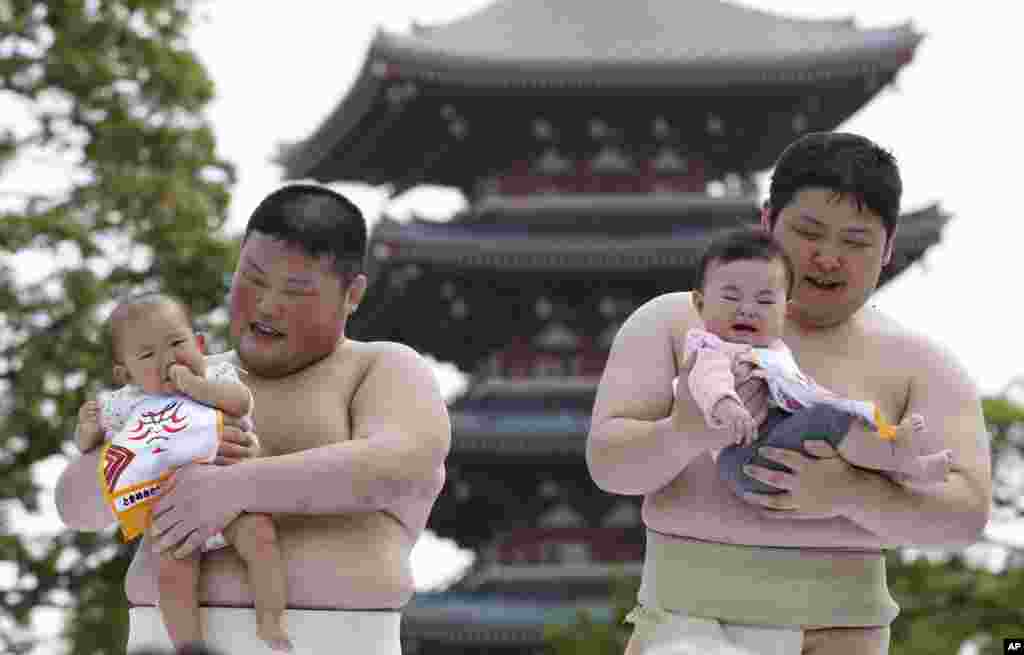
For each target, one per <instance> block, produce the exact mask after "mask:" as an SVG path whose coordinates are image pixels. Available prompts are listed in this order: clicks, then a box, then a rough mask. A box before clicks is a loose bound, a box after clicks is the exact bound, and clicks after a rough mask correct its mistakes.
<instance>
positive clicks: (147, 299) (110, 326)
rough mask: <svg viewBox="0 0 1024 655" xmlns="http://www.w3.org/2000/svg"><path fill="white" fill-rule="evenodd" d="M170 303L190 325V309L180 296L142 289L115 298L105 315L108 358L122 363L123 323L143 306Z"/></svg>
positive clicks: (143, 307) (142, 308)
mask: <svg viewBox="0 0 1024 655" xmlns="http://www.w3.org/2000/svg"><path fill="white" fill-rule="evenodd" d="M163 304H170V305H174V306H175V307H177V308H178V310H179V311H180V312H181V313H182V315H184V317H185V321H186V322H187V323H188V324H189V325H192V310H191V309H190V308H189V306H188V305H187V304H186V303H185V302H184V301H182V300H181V299H180V298H177V297H175V296H172V295H170V294H167V293H163V292H161V291H144V292H141V293H133V294H129V295H126V296H123V297H121V298H119V299H118V300H117V304H116V305H114V309H113V310H112V311H111V312H110V316H108V317H107V322H106V324H105V326H104V332H105V342H106V347H107V352H108V353H109V354H110V359H111V360H112V361H113V362H114V363H115V364H123V363H124V361H123V359H122V358H121V332H122V331H123V329H124V327H123V326H124V324H125V323H126V322H128V321H129V320H131V319H133V318H135V317H137V316H138V315H139V314H140V313H141V312H142V311H143V310H144V309H145V308H147V307H152V306H154V305H163Z"/></svg>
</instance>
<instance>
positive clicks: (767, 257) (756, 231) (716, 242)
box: [696, 227, 796, 298]
mask: <svg viewBox="0 0 1024 655" xmlns="http://www.w3.org/2000/svg"><path fill="white" fill-rule="evenodd" d="M748 259H760V260H763V261H767V262H773V261H780V262H782V266H783V268H785V269H786V280H787V287H786V298H789V297H790V295H792V293H793V283H794V282H795V281H796V273H795V272H794V271H793V262H792V261H791V260H790V259H789V256H788V255H786V252H785V251H784V250H783V249H782V246H780V245H779V242H778V241H776V240H775V238H774V237H773V236H772V235H771V233H770V232H767V231H766V230H764V229H763V228H761V227H744V228H740V229H733V230H728V231H724V232H719V233H717V234H714V235H712V239H711V243H710V244H708V247H707V249H706V250H705V251H704V255H703V256H702V257H701V258H700V263H699V264H698V266H697V286H696V288H697V289H699V290H700V291H701V292H702V293H703V292H704V285H705V284H706V283H707V272H708V268H709V267H710V266H711V264H715V263H718V264H731V263H732V262H736V261H743V260H748Z"/></svg>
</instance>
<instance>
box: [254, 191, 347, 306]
mask: <svg viewBox="0 0 1024 655" xmlns="http://www.w3.org/2000/svg"><path fill="white" fill-rule="evenodd" d="M252 232H260V233H261V234H266V235H267V236H270V237H273V238H275V239H280V240H281V241H283V242H285V243H287V244H290V245H294V246H298V247H299V248H301V249H302V251H303V252H305V253H306V254H307V255H309V256H311V257H320V256H321V255H327V256H329V258H330V260H331V265H332V269H333V270H334V272H335V273H337V274H338V276H339V277H341V279H342V282H343V283H344V284H345V286H348V285H349V284H351V283H352V280H353V278H355V276H356V275H357V274H359V273H363V272H364V271H365V269H366V232H367V231H366V220H365V219H364V218H363V214H362V212H361V211H359V208H358V207H356V205H355V204H354V203H353V202H352V201H351V200H349V199H348V198H346V197H345V196H343V195H341V194H340V193H338V192H337V191H334V190H332V189H328V188H327V187H324V186H319V185H316V184H290V185H288V186H285V187H282V188H280V189H278V190H277V191H274V192H272V193H271V194H270V195H268V196H267V197H266V198H264V199H263V201H262V202H260V204H259V205H258V206H257V207H256V209H254V210H253V212H252V216H250V217H249V223H248V224H247V225H246V227H245V236H244V237H243V239H242V243H243V244H244V243H245V240H246V239H248V238H249V235H250V234H251V233H252Z"/></svg>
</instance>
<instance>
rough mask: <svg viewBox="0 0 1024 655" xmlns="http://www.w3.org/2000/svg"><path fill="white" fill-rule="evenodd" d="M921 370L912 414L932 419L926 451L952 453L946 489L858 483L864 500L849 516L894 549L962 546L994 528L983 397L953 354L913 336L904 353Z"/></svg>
mask: <svg viewBox="0 0 1024 655" xmlns="http://www.w3.org/2000/svg"><path fill="white" fill-rule="evenodd" d="M904 352H906V353H908V355H910V357H909V358H908V362H907V365H909V366H911V367H912V370H913V371H914V373H913V375H912V378H911V385H910V397H909V401H908V404H907V408H906V411H905V414H906V415H910V414H911V413H917V414H921V415H922V416H924V417H925V421H926V422H927V425H928V429H927V430H926V431H925V434H924V437H923V438H924V439H925V440H926V448H924V449H922V450H921V452H936V451H939V450H943V449H945V448H948V449H950V450H951V451H952V452H953V470H952V471H951V473H950V474H949V477H948V479H947V480H946V482H944V483H939V484H934V485H914V484H913V483H909V482H908V483H902V484H898V483H896V482H893V481H892V480H891V479H889V478H888V477H887V476H881V475H875V474H872V473H867V472H864V473H862V474H861V475H860V476H858V477H859V480H860V483H861V490H860V494H861V496H862V499H863V502H860V503H858V504H857V506H856V507H855V508H853V509H851V510H850V511H849V512H848V513H847V515H848V517H849V518H850V519H851V520H852V521H854V522H855V523H857V524H859V525H860V526H862V527H864V528H865V529H867V530H870V531H871V532H873V533H875V534H877V535H879V536H881V537H883V538H885V540H886V541H887V542H889V543H893V544H899V545H915V546H946V547H959V546H965V545H968V544H971V543H974V542H975V541H977V540H978V538H979V537H980V536H981V534H982V532H983V531H984V529H985V525H986V524H987V523H988V518H989V513H990V510H991V499H992V462H991V450H990V448H989V443H988V434H987V431H986V428H985V421H984V417H983V414H982V410H981V402H980V400H979V398H978V392H977V390H976V388H975V386H974V384H973V382H972V381H971V379H970V378H969V377H968V375H967V373H966V371H965V370H964V369H963V368H962V367H961V366H960V365H959V363H958V362H957V361H956V359H955V358H954V357H953V356H952V354H950V353H949V352H947V351H945V350H943V349H940V348H938V347H937V346H935V345H932V344H930V343H927V342H925V341H924V340H923V339H921V338H917V337H915V338H913V339H912V340H911V342H910V344H909V345H908V347H907V348H906V349H905V350H904Z"/></svg>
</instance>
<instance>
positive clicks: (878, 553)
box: [587, 133, 991, 655]
mask: <svg viewBox="0 0 1024 655" xmlns="http://www.w3.org/2000/svg"><path fill="white" fill-rule="evenodd" d="M900 193H901V184H900V180H899V172H898V170H897V168H896V165H895V162H894V161H893V160H892V158H891V156H890V155H888V154H887V153H885V152H884V151H883V150H881V149H880V148H878V147H877V146H875V145H874V144H873V143H871V142H870V141H868V140H867V139H864V138H862V137H858V136H855V135H849V134H832V133H829V134H811V135H807V136H805V137H803V138H801V139H799V140H798V141H796V142H795V143H794V144H792V145H791V146H790V147H789V148H787V150H786V151H785V152H784V153H783V154H782V156H781V157H780V159H779V161H778V163H777V165H776V169H775V172H774V175H773V178H772V183H771V190H770V196H769V201H768V203H767V205H766V208H765V211H764V213H763V215H762V222H763V224H764V227H765V228H766V229H768V230H770V231H771V232H772V234H773V235H774V236H775V237H776V238H777V239H778V241H779V242H780V243H781V245H782V247H783V249H784V250H785V252H786V253H787V255H788V256H789V257H790V258H791V259H792V261H793V265H794V268H795V272H796V280H797V282H796V285H795V287H794V290H793V295H792V299H791V303H790V306H789V308H788V314H787V318H786V325H785V331H784V332H785V333H784V339H785V341H786V343H787V344H788V345H789V347H790V348H791V349H792V351H793V354H794V356H795V357H796V360H797V361H799V362H800V365H801V367H802V368H803V370H804V371H805V372H807V373H808V374H809V375H810V376H811V377H813V378H814V379H816V380H818V381H819V382H820V383H821V384H823V385H825V386H826V387H828V388H831V389H833V390H835V391H837V392H838V393H840V394H842V395H844V396H846V397H852V398H864V399H868V400H871V401H874V402H875V403H877V404H878V405H879V406H880V407H881V409H882V411H883V412H884V413H885V414H886V415H888V416H892V417H895V418H896V419H897V420H899V419H902V417H904V416H906V415H909V414H912V413H916V414H921V415H923V416H927V417H928V419H929V421H930V424H929V425H930V429H929V430H928V431H927V432H926V435H925V437H923V438H922V439H921V442H922V443H921V448H922V452H931V451H936V450H942V449H946V448H948V449H950V450H951V451H952V453H953V459H954V462H953V470H952V472H951V473H950V475H949V476H948V478H947V481H946V482H944V483H940V484H937V485H934V486H930V487H928V486H915V485H912V484H909V483H904V484H897V483H895V482H893V481H892V480H890V479H889V478H887V477H885V476H882V475H879V474H876V473H872V472H868V471H865V470H860V469H855V468H853V467H851V466H850V465H849V464H847V463H846V462H845V461H844V460H843V459H842V458H841V457H837V456H836V452H835V451H834V450H833V449H832V448H831V447H830V446H828V444H827V443H826V442H824V441H821V442H812V443H811V444H810V445H808V446H807V450H808V451H809V452H810V453H811V455H814V457H809V456H806V455H804V454H802V453H799V452H797V451H787V450H783V451H778V452H774V453H773V452H768V451H766V450H762V451H761V455H762V456H763V457H767V458H769V459H771V460H773V461H776V462H778V463H780V464H783V465H785V466H786V467H788V469H789V470H790V471H792V472H791V473H787V472H780V471H774V470H770V469H767V468H761V467H752V468H750V469H749V471H748V473H749V475H751V476H752V477H754V478H756V479H758V480H760V481H761V482H764V483H766V484H769V485H771V486H773V487H776V488H778V489H781V490H783V491H784V492H785V493H781V494H749V495H747V496H746V498H745V499H740V498H737V497H736V496H734V495H733V494H732V493H731V492H730V491H729V489H728V488H727V487H726V486H725V484H724V483H723V482H722V481H721V480H720V478H719V476H718V473H717V468H716V465H715V462H714V456H715V455H717V452H718V450H720V449H721V448H724V447H725V446H727V445H729V443H731V439H732V438H733V437H732V435H731V433H730V432H729V431H728V430H712V429H709V428H708V427H707V425H706V424H705V422H704V419H703V416H702V415H701V412H700V410H699V409H698V408H697V405H696V404H695V403H694V401H693V399H692V398H691V397H690V395H689V390H688V385H686V384H679V385H678V386H677V391H676V396H675V397H673V392H672V381H673V379H674V378H675V377H676V376H681V377H682V379H685V376H686V375H687V373H688V371H686V370H685V369H684V368H683V366H682V364H681V361H682V360H681V357H682V354H683V352H684V349H683V346H684V336H685V335H686V333H687V331H688V330H689V329H691V328H695V327H700V325H701V318H700V315H699V314H698V313H697V311H696V309H695V307H694V305H693V301H692V299H691V294H690V293H670V294H666V295H663V296H659V297H657V298H655V299H653V300H651V301H650V302H648V303H646V304H644V305H643V306H641V307H640V308H639V309H637V310H636V312H635V313H634V314H633V315H632V316H631V317H630V318H629V319H628V320H627V321H626V323H625V324H624V325H623V327H622V329H621V330H620V332H619V334H618V336H617V337H616V340H615V343H614V346H613V348H612V351H611V354H610V357H609V360H608V364H607V367H606V368H605V371H604V376H603V377H602V379H601V384H600V387H599V389H598V394H597V399H596V403H595V407H594V414H593V421H592V427H591V431H590V435H589V438H588V443H587V462H588V466H589V468H590V472H591V475H592V477H593V479H594V480H595V482H596V483H597V485H598V486H599V487H601V488H602V489H604V490H606V491H609V492H612V493H618V494H629V495H634V494H636V495H643V496H644V497H645V498H644V505H643V520H644V523H645V525H646V527H647V530H648V531H647V549H646V555H645V562H644V572H643V577H642V583H641V588H640V592H639V594H638V596H639V605H638V607H637V608H636V609H635V610H634V611H633V612H632V613H631V616H630V619H631V622H632V623H633V624H634V632H633V637H632V639H631V640H630V644H629V647H628V649H627V653H629V655H648V654H650V653H655V652H658V653H661V652H664V653H672V652H691V650H693V649H696V650H700V651H702V652H714V649H715V648H719V647H721V648H735V647H737V646H738V647H741V648H746V649H748V650H749V652H751V653H761V654H769V653H771V654H773V655H774V654H779V655H782V654H785V653H803V654H804V655H811V654H813V655H822V654H824V653H828V655H852V654H854V653H857V654H860V653H865V654H872V655H875V654H883V653H887V652H888V643H889V624H890V622H891V621H892V619H893V618H894V617H895V616H896V614H897V613H898V609H899V608H898V607H897V606H896V605H895V603H894V602H893V601H892V598H891V597H890V596H889V593H888V589H887V587H886V583H885V563H884V556H883V549H886V548H892V547H897V546H905V545H918V546H946V547H963V546H966V545H967V544H970V543H972V542H974V541H975V540H976V539H977V538H978V536H979V535H980V534H981V532H982V530H983V529H984V526H985V524H986V523H987V520H988V515H989V508H990V502H991V473H990V453H989V448H988V441H987V434H986V431H985V425H984V422H983V419H982V413H981V406H980V402H979V398H978V394H977V391H976V390H975V387H974V385H973V384H972V382H971V380H970V378H969V377H968V376H967V373H966V372H965V371H964V369H963V368H962V367H961V366H960V364H959V363H958V362H957V361H956V359H955V358H954V357H953V356H952V355H951V354H950V353H949V352H948V351H946V350H944V349H942V348H941V347H939V346H938V345H936V344H935V343H934V342H932V341H931V340H930V339H928V338H926V337H925V336H923V335H921V334H917V333H914V332H911V331H910V330H908V329H906V328H904V327H903V326H901V325H899V324H898V323H896V322H895V321H893V320H892V319H890V318H888V317H887V316H885V315H884V314H882V313H881V312H879V311H877V310H876V309H874V308H873V307H871V306H869V305H866V302H867V300H868V298H869V297H870V295H871V293H872V291H873V290H874V288H875V286H876V285H877V283H878V279H879V275H880V273H881V270H882V267H883V266H884V265H886V264H887V263H888V262H889V260H890V259H891V257H892V248H893V237H894V235H895V232H896V221H897V217H898V214H899V197H900ZM736 304H737V308H738V310H737V311H739V310H740V308H742V311H757V305H756V299H754V298H742V299H739V302H737V303H736ZM738 392H739V394H740V396H741V397H742V398H743V399H744V402H745V404H746V405H747V408H748V409H749V410H750V411H751V413H752V414H753V415H754V417H755V418H757V419H760V418H761V417H763V416H764V412H765V410H766V407H767V392H766V389H765V387H764V384H763V383H762V382H761V381H759V380H756V379H750V380H746V381H743V383H742V384H741V385H739V388H738ZM862 429H863V428H862V427H861V426H860V425H859V424H857V423H855V424H854V426H853V427H851V431H852V430H862ZM850 599H856V601H854V602H851V600H850ZM770 626H782V628H781V629H775V630H771V629H768V628H769V627H770ZM851 627H858V628H864V627H867V628H870V629H871V630H872V631H873V633H874V635H875V638H874V640H873V641H872V642H871V643H867V642H865V639H864V631H863V630H849V628H851ZM854 636H855V638H851V637H854Z"/></svg>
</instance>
